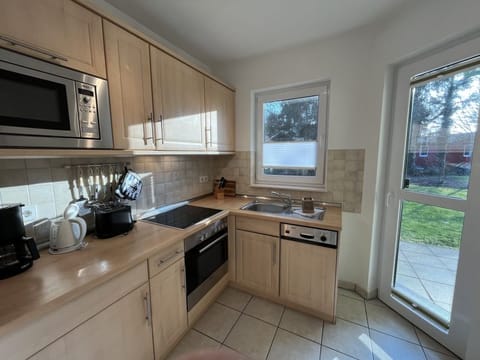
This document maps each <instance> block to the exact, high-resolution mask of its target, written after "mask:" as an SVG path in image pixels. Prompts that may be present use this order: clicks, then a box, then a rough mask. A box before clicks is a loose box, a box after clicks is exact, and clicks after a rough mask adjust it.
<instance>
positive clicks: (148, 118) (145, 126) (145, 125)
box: [143, 113, 155, 145]
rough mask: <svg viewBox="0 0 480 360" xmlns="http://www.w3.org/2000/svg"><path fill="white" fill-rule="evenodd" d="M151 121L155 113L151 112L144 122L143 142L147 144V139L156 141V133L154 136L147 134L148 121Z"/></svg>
mask: <svg viewBox="0 0 480 360" xmlns="http://www.w3.org/2000/svg"><path fill="white" fill-rule="evenodd" d="M149 121H153V113H150V114H149V115H148V116H147V119H146V120H145V121H144V122H143V142H144V143H145V145H147V144H148V141H147V140H152V141H154V135H153V134H152V136H147V122H149ZM154 144H155V143H154Z"/></svg>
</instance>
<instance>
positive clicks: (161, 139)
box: [154, 115, 163, 144]
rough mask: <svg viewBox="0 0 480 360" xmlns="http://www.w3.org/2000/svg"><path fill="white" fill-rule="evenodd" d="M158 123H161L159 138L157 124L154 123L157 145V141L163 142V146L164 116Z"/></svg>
mask: <svg viewBox="0 0 480 360" xmlns="http://www.w3.org/2000/svg"><path fill="white" fill-rule="evenodd" d="M158 122H159V123H160V137H157V123H156V122H154V124H155V144H156V143H157V141H161V142H162V144H163V115H160V117H159V119H158Z"/></svg>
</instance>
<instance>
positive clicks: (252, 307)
mask: <svg viewBox="0 0 480 360" xmlns="http://www.w3.org/2000/svg"><path fill="white" fill-rule="evenodd" d="M283 309H284V307H283V306H282V305H278V304H275V303H272V302H270V301H267V300H264V299H261V298H258V297H254V298H253V299H252V300H251V301H250V302H249V303H248V305H247V307H246V308H245V310H244V311H243V312H244V313H245V314H248V315H251V316H253V317H256V318H257V319H261V320H263V321H266V322H268V323H270V324H272V325H275V326H278V323H279V322H280V318H281V317H282V313H283Z"/></svg>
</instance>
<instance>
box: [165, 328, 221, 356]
mask: <svg viewBox="0 0 480 360" xmlns="http://www.w3.org/2000/svg"><path fill="white" fill-rule="evenodd" d="M219 348H220V343H218V342H216V341H214V340H212V339H210V338H209V337H208V336H205V335H203V334H200V333H199V332H198V331H195V330H190V331H189V332H188V333H187V334H186V335H185V336H184V337H183V339H182V340H180V342H179V343H178V345H177V346H176V347H175V349H173V351H172V352H171V353H170V354H169V356H168V359H171V360H173V359H176V358H178V357H179V356H180V355H183V354H186V353H189V352H191V351H198V350H201V349H219Z"/></svg>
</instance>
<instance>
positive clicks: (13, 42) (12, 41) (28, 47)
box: [0, 35, 68, 61]
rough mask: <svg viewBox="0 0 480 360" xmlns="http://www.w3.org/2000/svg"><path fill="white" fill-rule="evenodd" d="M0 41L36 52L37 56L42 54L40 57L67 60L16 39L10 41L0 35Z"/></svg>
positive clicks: (8, 38)
mask: <svg viewBox="0 0 480 360" xmlns="http://www.w3.org/2000/svg"><path fill="white" fill-rule="evenodd" d="M0 39H1V40H3V41H6V42H8V43H10V45H12V46H21V47H24V48H25V49H29V50H32V51H35V52H38V53H39V54H42V55H46V56H48V57H50V58H52V60H61V61H68V59H67V58H65V57H63V56H60V55H57V54H55V53H53V52H51V51H47V50H44V49H41V48H37V47H35V46H33V45H30V44H27V43H25V42H23V41H18V40H16V39H12V38H10V37H8V36H5V35H0Z"/></svg>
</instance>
